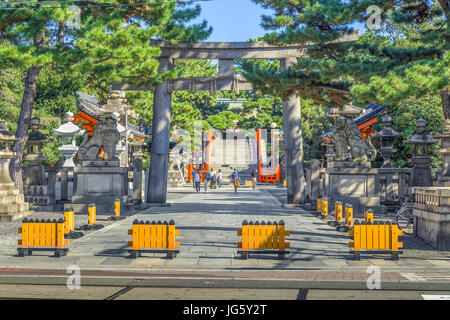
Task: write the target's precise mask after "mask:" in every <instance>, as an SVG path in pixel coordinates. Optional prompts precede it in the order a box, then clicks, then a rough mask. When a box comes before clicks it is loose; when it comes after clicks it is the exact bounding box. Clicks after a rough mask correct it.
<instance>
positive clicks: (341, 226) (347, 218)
mask: <svg viewBox="0 0 450 320" xmlns="http://www.w3.org/2000/svg"><path fill="white" fill-rule="evenodd" d="M352 227H353V206H352V205H351V204H349V203H346V204H345V207H344V219H343V221H341V222H339V223H338V224H337V226H336V231H340V232H347V231H348V230H350V228H352Z"/></svg>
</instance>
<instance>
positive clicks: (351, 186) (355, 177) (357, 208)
mask: <svg viewBox="0 0 450 320" xmlns="http://www.w3.org/2000/svg"><path fill="white" fill-rule="evenodd" d="M377 174H378V169H375V168H371V166H370V162H337V161H335V162H333V167H331V168H327V169H326V175H327V176H328V177H327V178H328V179H327V180H328V183H327V184H326V185H325V197H327V198H328V201H329V202H328V204H329V212H330V213H331V212H333V211H334V205H335V202H336V201H341V202H342V203H344V204H346V203H349V204H351V205H352V206H353V210H354V212H355V214H360V213H363V212H364V209H365V208H366V209H372V210H373V212H374V213H384V212H385V208H384V207H382V206H381V205H380V195H379V186H378V184H377V179H376V175H377Z"/></svg>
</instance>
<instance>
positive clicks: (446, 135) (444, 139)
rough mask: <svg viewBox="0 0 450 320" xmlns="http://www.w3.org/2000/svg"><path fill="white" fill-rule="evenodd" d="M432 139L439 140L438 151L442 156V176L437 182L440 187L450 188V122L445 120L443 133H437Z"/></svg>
mask: <svg viewBox="0 0 450 320" xmlns="http://www.w3.org/2000/svg"><path fill="white" fill-rule="evenodd" d="M433 138H436V139H440V140H441V149H440V150H439V151H438V153H439V154H440V155H442V175H441V176H439V178H438V180H437V182H438V184H439V185H440V186H442V187H450V166H449V164H450V120H449V119H447V120H445V127H444V132H443V133H438V134H436V135H435V136H433Z"/></svg>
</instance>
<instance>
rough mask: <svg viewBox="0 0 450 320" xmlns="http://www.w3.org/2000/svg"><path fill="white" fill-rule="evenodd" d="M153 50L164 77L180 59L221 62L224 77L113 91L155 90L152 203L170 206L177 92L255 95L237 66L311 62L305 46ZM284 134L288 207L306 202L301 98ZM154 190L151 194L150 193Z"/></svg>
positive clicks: (290, 105)
mask: <svg viewBox="0 0 450 320" xmlns="http://www.w3.org/2000/svg"><path fill="white" fill-rule="evenodd" d="M358 36H359V31H357V32H355V33H353V34H350V35H348V36H346V37H343V38H341V39H339V40H338V41H339V42H350V41H356V40H357V39H358ZM151 45H153V46H158V47H160V49H161V55H160V57H159V63H160V65H159V70H158V71H159V72H160V73H164V72H167V71H169V70H171V69H172V68H173V61H174V59H208V60H213V59H214V60H218V61H219V70H218V71H219V74H218V77H193V78H178V79H174V80H170V81H164V82H162V83H161V84H160V85H158V86H157V87H156V88H152V87H149V86H147V87H137V86H135V85H129V84H115V85H112V87H111V89H112V90H121V91H127V90H153V89H154V90H155V94H154V104H153V132H152V150H151V163H150V177H149V183H148V185H147V188H148V189H147V192H146V194H147V199H146V200H147V202H148V203H153V204H165V203H166V194H167V175H168V157H169V139H170V116H171V100H172V92H173V91H176V90H183V91H190V92H194V91H198V90H202V91H210V92H212V93H214V92H216V91H219V90H221V91H233V92H235V93H239V91H240V90H252V89H253V87H252V85H251V84H250V83H249V82H247V81H246V80H245V79H243V78H239V77H236V76H235V74H234V61H235V60H244V59H272V60H280V62H281V68H282V69H287V68H289V66H291V65H293V64H295V63H296V62H297V58H301V57H305V55H306V49H305V47H306V46H305V45H303V46H298V45H286V46H274V45H269V44H267V43H265V42H200V43H194V44H170V43H168V42H165V41H161V40H152V41H151ZM283 130H284V141H285V142H284V143H285V152H286V158H287V163H286V171H287V174H286V180H287V203H288V204H291V205H298V204H302V203H303V202H304V198H305V194H304V188H305V187H304V184H305V178H304V173H303V139H302V124H301V105H300V97H299V95H298V94H296V93H293V94H291V95H290V96H289V97H288V98H287V100H286V101H284V102H283ZM150 188H151V190H150Z"/></svg>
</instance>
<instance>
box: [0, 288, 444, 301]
mask: <svg viewBox="0 0 450 320" xmlns="http://www.w3.org/2000/svg"><path fill="white" fill-rule="evenodd" d="M11 299H12V300H15V299H20V300H22V299H46V300H48V299H58V300H59V299H70V300H241V301H258V300H346V301H349V300H350V301H352V300H426V299H438V300H439V299H441V300H442V299H447V300H450V291H417V290H412V291H409V290H408V291H405V290H403V291H398V290H329V289H306V288H299V289H256V288H249V289H245V288H191V287H188V288H182V287H181V288H180V287H177V288H173V287H172V288H170V287H133V286H125V287H120V286H80V288H79V289H77V288H73V289H68V287H67V286H62V285H29V284H28V285H27V284H23V285H17V284H1V285H0V300H11Z"/></svg>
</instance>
